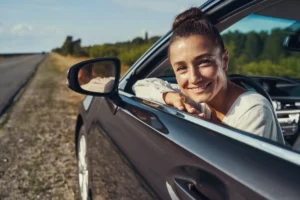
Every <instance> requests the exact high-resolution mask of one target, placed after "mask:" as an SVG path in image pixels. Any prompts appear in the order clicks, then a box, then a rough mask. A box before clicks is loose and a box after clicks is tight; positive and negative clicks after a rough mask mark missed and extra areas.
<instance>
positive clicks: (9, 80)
mask: <svg viewBox="0 0 300 200" xmlns="http://www.w3.org/2000/svg"><path fill="white" fill-rule="evenodd" d="M44 57H45V55H30V56H20V57H14V58H7V59H5V60H3V61H1V62H0V116H1V115H2V114H3V112H4V111H5V109H6V108H7V106H8V105H9V104H10V103H11V101H12V99H13V97H14V96H15V95H16V94H17V93H18V91H19V89H20V88H21V87H22V86H23V85H24V84H25V83H26V82H27V80H28V78H30V77H31V76H32V74H33V72H34V71H35V69H36V67H37V65H38V64H39V63H40V62H41V61H42V60H43V58H44Z"/></svg>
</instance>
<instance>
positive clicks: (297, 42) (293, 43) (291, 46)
mask: <svg viewBox="0 0 300 200" xmlns="http://www.w3.org/2000/svg"><path fill="white" fill-rule="evenodd" d="M283 46H284V47H285V48H286V49H288V50H290V51H300V35H289V36H287V37H285V39H284V42H283Z"/></svg>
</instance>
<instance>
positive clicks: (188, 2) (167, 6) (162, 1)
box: [112, 0, 206, 13]
mask: <svg viewBox="0 0 300 200" xmlns="http://www.w3.org/2000/svg"><path fill="white" fill-rule="evenodd" d="M112 1H113V2H114V3H117V4H120V5H122V6H125V7H130V8H138V9H145V10H151V11H156V12H165V13H179V12H181V11H183V10H185V9H187V8H189V7H191V6H200V5H201V4H203V3H204V2H205V1H206V0H200V1H196V0H185V1H184V2H183V1H182V0H151V1H140V0H112Z"/></svg>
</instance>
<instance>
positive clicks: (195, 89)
mask: <svg viewBox="0 0 300 200" xmlns="http://www.w3.org/2000/svg"><path fill="white" fill-rule="evenodd" d="M208 85H209V83H207V84H205V85H204V86H201V87H200V86H199V87H197V88H192V90H193V91H201V90H204V89H205V88H207V86H208Z"/></svg>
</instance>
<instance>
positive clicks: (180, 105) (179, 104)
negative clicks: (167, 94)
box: [173, 101, 185, 110]
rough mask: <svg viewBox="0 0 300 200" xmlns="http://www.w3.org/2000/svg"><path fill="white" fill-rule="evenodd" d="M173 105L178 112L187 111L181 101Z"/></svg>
mask: <svg viewBox="0 0 300 200" xmlns="http://www.w3.org/2000/svg"><path fill="white" fill-rule="evenodd" d="M173 105H174V107H175V108H177V109H178V110H185V107H184V105H183V103H182V102H181V101H175V102H174V104H173Z"/></svg>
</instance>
